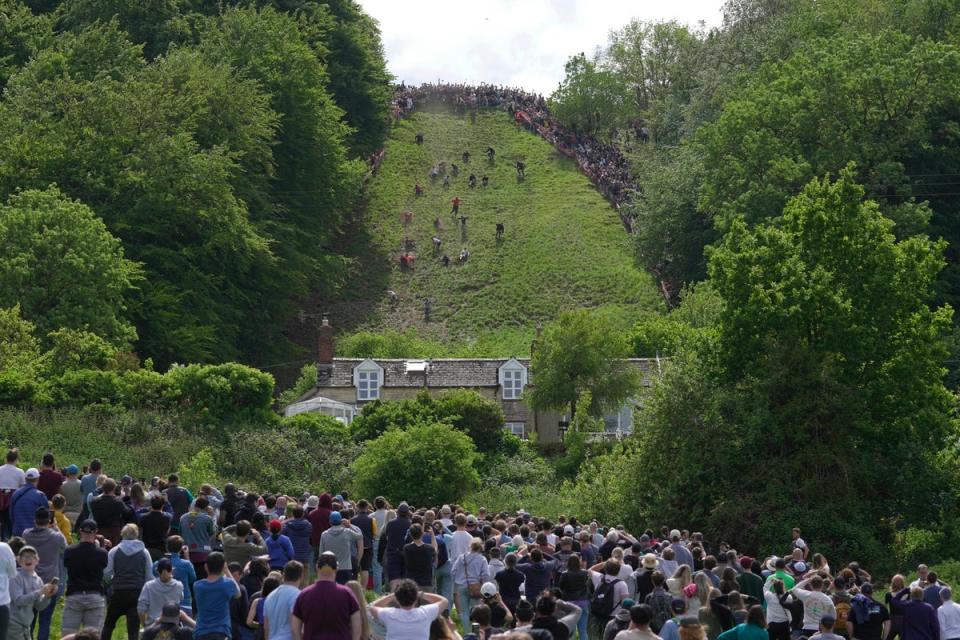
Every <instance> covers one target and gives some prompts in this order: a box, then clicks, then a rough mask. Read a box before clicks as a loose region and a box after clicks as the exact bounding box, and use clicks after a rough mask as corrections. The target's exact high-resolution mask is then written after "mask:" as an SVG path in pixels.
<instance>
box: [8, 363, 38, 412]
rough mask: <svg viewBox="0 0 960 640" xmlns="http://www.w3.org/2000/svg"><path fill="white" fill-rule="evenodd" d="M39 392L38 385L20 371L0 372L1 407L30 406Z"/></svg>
mask: <svg viewBox="0 0 960 640" xmlns="http://www.w3.org/2000/svg"><path fill="white" fill-rule="evenodd" d="M36 392H37V383H36V382H35V381H34V380H33V379H32V378H31V377H29V376H27V375H24V374H23V373H21V372H19V371H13V370H9V369H8V370H6V371H0V406H8V407H9V406H19V405H23V404H29V403H30V402H31V401H32V400H33V398H34V395H35V394H36Z"/></svg>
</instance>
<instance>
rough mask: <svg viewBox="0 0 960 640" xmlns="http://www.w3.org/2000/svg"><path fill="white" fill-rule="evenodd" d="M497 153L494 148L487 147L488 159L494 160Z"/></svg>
mask: <svg viewBox="0 0 960 640" xmlns="http://www.w3.org/2000/svg"><path fill="white" fill-rule="evenodd" d="M496 153H497V152H496V151H494V150H493V147H487V159H489V160H493V156H494V155H495V154H496Z"/></svg>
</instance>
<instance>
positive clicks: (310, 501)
mask: <svg viewBox="0 0 960 640" xmlns="http://www.w3.org/2000/svg"><path fill="white" fill-rule="evenodd" d="M318 504H320V498H319V497H318V496H310V497H309V498H307V506H308V507H310V508H311V509H316V508H317V505H318Z"/></svg>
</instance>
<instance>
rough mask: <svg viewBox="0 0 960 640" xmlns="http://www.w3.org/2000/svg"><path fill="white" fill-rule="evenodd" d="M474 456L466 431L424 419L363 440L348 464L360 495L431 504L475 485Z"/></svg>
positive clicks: (455, 497) (457, 496)
mask: <svg viewBox="0 0 960 640" xmlns="http://www.w3.org/2000/svg"><path fill="white" fill-rule="evenodd" d="M476 456H477V453H476V449H475V448H474V446H473V442H472V441H471V440H470V438H469V436H467V435H466V434H464V433H461V432H460V431H457V430H456V429H453V428H451V427H450V426H449V425H446V424H443V423H435V424H428V423H425V424H419V425H416V426H413V427H410V428H409V429H390V430H388V431H387V432H385V433H384V434H383V435H381V436H380V437H379V438H377V439H376V440H371V441H370V442H368V443H366V445H365V446H364V448H363V453H361V454H360V456H359V457H358V458H357V459H356V460H355V461H354V462H353V464H352V465H351V466H350V469H351V471H352V472H353V486H354V487H355V490H356V491H357V492H358V493H359V494H360V495H366V496H372V495H383V496H385V497H386V498H387V499H388V500H390V501H392V502H393V503H394V504H397V503H399V502H400V501H401V500H407V501H409V502H410V503H411V504H428V505H434V504H440V503H444V502H455V501H457V500H459V499H461V498H462V497H463V496H465V495H467V494H468V493H469V492H470V491H471V490H472V489H474V488H475V487H476V485H477V483H478V482H479V480H480V478H479V475H478V474H477V471H476V469H474V466H473V464H474V460H475V459H476Z"/></svg>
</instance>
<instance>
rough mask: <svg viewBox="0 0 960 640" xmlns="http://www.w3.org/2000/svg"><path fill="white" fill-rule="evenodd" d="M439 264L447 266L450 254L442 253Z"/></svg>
mask: <svg viewBox="0 0 960 640" xmlns="http://www.w3.org/2000/svg"><path fill="white" fill-rule="evenodd" d="M440 264H442V265H443V266H445V267H449V266H450V256H448V255H447V254H443V257H442V258H440Z"/></svg>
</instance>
